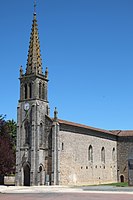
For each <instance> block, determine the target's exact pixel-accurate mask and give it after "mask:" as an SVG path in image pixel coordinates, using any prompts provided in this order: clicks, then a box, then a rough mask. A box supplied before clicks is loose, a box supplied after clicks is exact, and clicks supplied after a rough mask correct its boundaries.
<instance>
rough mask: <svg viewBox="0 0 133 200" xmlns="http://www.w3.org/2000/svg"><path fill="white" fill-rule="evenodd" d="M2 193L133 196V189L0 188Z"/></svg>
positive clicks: (95, 187)
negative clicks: (112, 194)
mask: <svg viewBox="0 0 133 200" xmlns="http://www.w3.org/2000/svg"><path fill="white" fill-rule="evenodd" d="M0 193H114V194H120V193H121V194H125V193H126V194H133V187H114V186H85V187H68V186H31V187H23V186H0Z"/></svg>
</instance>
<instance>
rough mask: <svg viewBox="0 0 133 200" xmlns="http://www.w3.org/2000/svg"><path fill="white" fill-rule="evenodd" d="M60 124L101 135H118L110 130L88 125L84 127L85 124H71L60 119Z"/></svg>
mask: <svg viewBox="0 0 133 200" xmlns="http://www.w3.org/2000/svg"><path fill="white" fill-rule="evenodd" d="M58 122H59V123H60V124H65V125H69V126H75V127H80V128H85V129H89V130H93V131H98V132H101V133H107V134H110V135H117V133H116V132H114V131H108V130H104V129H100V128H94V127H91V126H86V125H83V124H78V123H75V122H70V121H66V120H62V119H58Z"/></svg>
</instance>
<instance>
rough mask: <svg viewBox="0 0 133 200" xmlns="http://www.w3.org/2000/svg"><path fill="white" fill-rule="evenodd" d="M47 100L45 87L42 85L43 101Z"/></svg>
mask: <svg viewBox="0 0 133 200" xmlns="http://www.w3.org/2000/svg"><path fill="white" fill-rule="evenodd" d="M44 98H45V85H44V84H43V85H42V99H44Z"/></svg>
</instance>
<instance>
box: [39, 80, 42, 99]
mask: <svg viewBox="0 0 133 200" xmlns="http://www.w3.org/2000/svg"><path fill="white" fill-rule="evenodd" d="M39 98H40V99H41V98H42V83H39Z"/></svg>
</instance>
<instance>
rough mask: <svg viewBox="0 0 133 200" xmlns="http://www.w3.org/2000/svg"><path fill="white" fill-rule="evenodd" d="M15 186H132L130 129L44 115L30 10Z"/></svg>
mask: <svg viewBox="0 0 133 200" xmlns="http://www.w3.org/2000/svg"><path fill="white" fill-rule="evenodd" d="M19 79H20V99H19V102H18V107H17V148H16V185H21V186H23V185H25V186H30V185H49V184H51V185H85V184H101V183H113V182H124V181H128V182H129V184H130V185H133V175H132V174H133V131H108V130H102V129H98V128H94V127H89V126H85V125H81V124H77V123H73V122H68V121H65V120H61V119H58V112H57V109H56V108H55V111H54V118H51V117H50V113H49V102H48V95H47V94H48V69H47V68H46V70H45V73H43V70H42V62H41V55H40V43H39V36H38V29H37V19H36V13H34V16H33V23H32V31H31V37H30V45H29V51H28V60H27V67H26V72H25V73H24V72H23V69H22V67H20V78H19Z"/></svg>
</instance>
